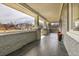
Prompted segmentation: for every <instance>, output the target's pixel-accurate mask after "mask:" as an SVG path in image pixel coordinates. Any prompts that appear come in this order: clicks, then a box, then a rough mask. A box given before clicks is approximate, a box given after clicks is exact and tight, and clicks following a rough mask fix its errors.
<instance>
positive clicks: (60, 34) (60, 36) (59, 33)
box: [58, 32, 62, 41]
mask: <svg viewBox="0 0 79 59" xmlns="http://www.w3.org/2000/svg"><path fill="white" fill-rule="evenodd" d="M58 40H59V41H61V40H62V33H61V32H58Z"/></svg>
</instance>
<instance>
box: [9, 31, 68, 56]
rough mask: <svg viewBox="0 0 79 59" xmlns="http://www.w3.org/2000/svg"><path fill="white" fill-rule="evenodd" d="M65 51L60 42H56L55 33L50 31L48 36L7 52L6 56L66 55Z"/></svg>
mask: <svg viewBox="0 0 79 59" xmlns="http://www.w3.org/2000/svg"><path fill="white" fill-rule="evenodd" d="M67 55H68V54H67V51H66V49H65V47H64V45H63V44H62V42H58V39H57V34H56V33H51V34H49V35H48V36H42V38H41V40H40V41H34V42H32V43H29V44H28V45H25V46H23V47H22V48H21V49H19V50H17V51H15V52H13V53H11V54H9V55H8V56H67Z"/></svg>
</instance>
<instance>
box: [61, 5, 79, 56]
mask: <svg viewBox="0 0 79 59" xmlns="http://www.w3.org/2000/svg"><path fill="white" fill-rule="evenodd" d="M73 7H74V8H75V9H73V10H72V4H69V5H67V4H64V6H63V10H62V15H61V20H62V32H63V42H64V45H65V48H66V50H67V52H68V54H69V55H70V56H79V40H78V38H79V34H75V33H73V32H74V31H72V33H71V30H72V29H73V26H72V25H73V22H74V21H73V20H76V19H77V18H78V13H79V12H78V5H74V6H73ZM73 11H75V12H73ZM76 33H77V32H76Z"/></svg>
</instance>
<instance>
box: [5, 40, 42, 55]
mask: <svg viewBox="0 0 79 59" xmlns="http://www.w3.org/2000/svg"><path fill="white" fill-rule="evenodd" d="M39 42H40V41H39V40H36V41H33V42H31V43H29V44H26V45H24V46H23V47H21V48H20V49H18V50H16V51H14V52H12V53H10V54H8V55H6V56H23V55H25V54H26V53H27V52H28V51H30V50H31V49H32V48H34V47H35V46H37V45H38V44H39Z"/></svg>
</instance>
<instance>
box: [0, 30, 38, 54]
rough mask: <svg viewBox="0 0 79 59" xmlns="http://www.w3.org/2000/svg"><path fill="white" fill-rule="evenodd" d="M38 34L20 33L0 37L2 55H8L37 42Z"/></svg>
mask: <svg viewBox="0 0 79 59" xmlns="http://www.w3.org/2000/svg"><path fill="white" fill-rule="evenodd" d="M36 35H37V32H36V31H32V32H26V31H25V32H20V33H19V32H18V33H16V32H15V33H13V34H12V33H10V34H7V33H6V34H5V35H3V34H2V35H0V55H7V54H9V53H11V52H13V51H15V50H17V49H19V48H21V47H22V46H23V45H26V44H27V43H30V42H32V41H34V40H37V37H36Z"/></svg>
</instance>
